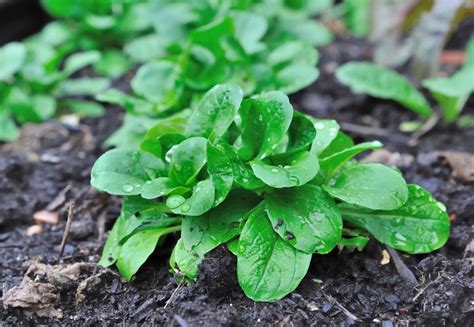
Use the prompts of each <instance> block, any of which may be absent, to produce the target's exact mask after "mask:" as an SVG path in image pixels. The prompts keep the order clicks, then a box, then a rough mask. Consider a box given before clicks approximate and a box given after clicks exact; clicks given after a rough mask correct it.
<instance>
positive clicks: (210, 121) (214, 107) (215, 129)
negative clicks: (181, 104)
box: [186, 84, 244, 139]
mask: <svg viewBox="0 0 474 327" xmlns="http://www.w3.org/2000/svg"><path fill="white" fill-rule="evenodd" d="M243 96H244V93H243V91H242V89H241V88H240V87H239V86H238V85H236V84H222V85H216V86H214V87H213V88H212V89H211V90H209V91H208V92H207V93H206V94H205V95H204V98H203V99H202V100H201V102H200V103H199V105H198V106H197V108H196V109H195V110H194V111H193V113H192V115H191V117H189V120H188V123H187V126H186V135H188V136H203V137H206V138H211V139H213V138H215V137H220V136H222V134H224V133H225V131H226V130H227V129H228V128H229V126H230V124H232V122H233V121H234V118H235V115H236V114H237V111H238V110H239V107H240V103H241V102H242V98H243Z"/></svg>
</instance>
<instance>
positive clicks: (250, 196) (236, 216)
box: [208, 189, 260, 243]
mask: <svg viewBox="0 0 474 327" xmlns="http://www.w3.org/2000/svg"><path fill="white" fill-rule="evenodd" d="M259 202H260V198H259V197H257V196H256V195H255V194H254V193H253V192H250V191H246V190H242V189H235V190H232V191H231V192H230V193H229V195H228V197H227V198H226V200H225V201H224V202H223V203H221V204H220V205H219V206H217V207H215V208H213V209H212V210H211V211H209V214H208V218H209V232H210V233H211V235H212V236H213V238H214V239H216V240H217V241H218V242H219V243H225V242H227V241H229V240H231V239H233V238H234V237H235V236H237V235H239V234H240V231H241V227H240V224H241V223H242V221H243V220H244V217H245V216H246V215H247V214H248V213H249V212H250V211H251V210H252V209H253V208H254V207H255V206H256V205H257V204H258V203H259Z"/></svg>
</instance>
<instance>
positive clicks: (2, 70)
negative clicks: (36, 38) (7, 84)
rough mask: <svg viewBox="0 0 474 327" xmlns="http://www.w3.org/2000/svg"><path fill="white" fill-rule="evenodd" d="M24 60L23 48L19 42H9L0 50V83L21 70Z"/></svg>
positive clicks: (24, 52) (24, 50)
mask: <svg viewBox="0 0 474 327" xmlns="http://www.w3.org/2000/svg"><path fill="white" fill-rule="evenodd" d="M25 58H26V49H25V46H24V45H23V44H21V43H19V42H11V43H8V44H6V45H4V46H3V47H1V48H0V63H1V64H0V81H5V80H7V79H9V78H10V77H12V76H13V75H14V74H15V73H16V72H17V71H18V70H20V69H21V67H22V65H23V63H24V61H25Z"/></svg>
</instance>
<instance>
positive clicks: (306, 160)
mask: <svg viewBox="0 0 474 327" xmlns="http://www.w3.org/2000/svg"><path fill="white" fill-rule="evenodd" d="M285 161H286V162H284V163H283V164H280V165H271V164H267V163H265V162H264V161H261V160H253V161H251V162H250V165H251V167H252V170H253V172H254V174H255V176H257V178H259V179H260V180H262V181H263V182H264V183H265V184H267V185H269V186H271V187H275V188H284V187H295V186H301V185H304V184H306V183H307V182H309V181H310V180H312V179H313V178H314V177H315V176H316V174H317V173H318V168H319V163H318V158H317V157H316V155H314V154H312V153H311V152H308V151H305V152H301V153H298V154H295V155H293V156H291V157H288V158H285Z"/></svg>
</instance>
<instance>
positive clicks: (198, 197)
mask: <svg viewBox="0 0 474 327" xmlns="http://www.w3.org/2000/svg"><path fill="white" fill-rule="evenodd" d="M214 198H215V190H214V185H213V184H212V182H211V181H210V180H204V181H201V182H198V183H197V184H196V186H194V189H193V194H192V195H191V197H190V198H188V199H186V198H185V197H183V196H181V195H171V196H170V197H168V199H167V200H166V205H167V206H168V208H170V209H171V212H173V213H175V214H178V215H184V216H200V215H202V214H204V213H206V212H207V211H209V210H210V209H211V208H212V206H213V204H214Z"/></svg>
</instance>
